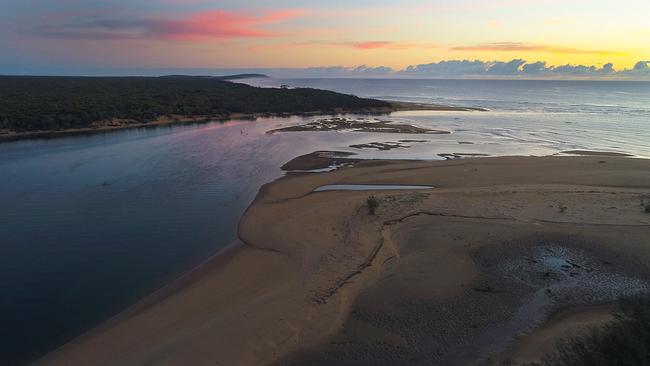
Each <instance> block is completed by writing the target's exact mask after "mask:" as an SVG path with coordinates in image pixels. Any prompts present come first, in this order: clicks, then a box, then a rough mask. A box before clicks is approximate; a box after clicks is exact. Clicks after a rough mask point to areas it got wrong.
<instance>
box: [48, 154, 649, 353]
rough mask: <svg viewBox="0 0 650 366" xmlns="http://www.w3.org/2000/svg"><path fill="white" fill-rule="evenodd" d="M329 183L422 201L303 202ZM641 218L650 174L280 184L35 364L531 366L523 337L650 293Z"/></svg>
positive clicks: (363, 165)
mask: <svg viewBox="0 0 650 366" xmlns="http://www.w3.org/2000/svg"><path fill="white" fill-rule="evenodd" d="M351 165H352V164H351ZM330 184H349V185H354V184H396V185H419V186H430V187H432V188H430V189H417V190H414V189H404V190H400V189H395V190H382V191H368V190H346V191H325V192H314V190H315V189H316V188H318V187H321V186H325V185H330ZM370 195H374V197H375V198H376V200H377V202H378V207H377V209H376V214H374V215H373V214H371V213H370V212H369V210H368V207H367V199H368V197H369V196H370ZM645 204H650V161H649V160H644V159H632V158H623V157H615V156H582V157H569V156H564V157H498V158H475V159H459V160H450V161H388V160H369V161H355V162H353V166H345V167H342V168H339V169H337V170H334V171H331V172H324V173H290V174H288V175H287V176H285V177H283V178H280V179H278V180H276V181H275V182H272V183H269V184H266V185H264V186H263V187H262V188H261V189H260V192H259V193H258V195H257V198H256V199H255V201H254V202H253V203H252V205H251V206H250V207H249V208H248V209H247V210H246V212H245V214H244V215H243V217H242V218H241V221H240V223H239V229H238V236H239V240H238V241H237V242H236V243H233V244H232V245H231V246H230V247H229V248H228V249H227V250H225V251H223V252H222V253H220V254H219V255H217V256H215V257H214V258H212V259H211V260H209V261H207V262H206V263H204V264H203V265H201V266H200V267H198V268H197V269H195V270H193V271H192V272H190V273H188V274H186V275H185V276H184V277H182V278H181V279H179V280H176V281H174V282H173V283H171V284H169V285H167V286H165V287H164V288H162V289H161V290H159V291H157V292H156V293H154V294H153V295H151V296H149V297H148V298H146V299H144V300H142V301H140V302H139V303H138V304H136V305H134V306H133V307H131V308H130V309H128V310H126V311H125V312H123V313H121V314H120V315H118V316H117V317H115V318H113V319H111V320H109V321H108V322H106V323H104V324H103V325H101V326H99V327H98V328H96V329H94V330H92V331H90V332H89V333H87V334H85V335H82V336H81V337H79V338H77V339H76V340H73V341H72V342H70V343H68V344H66V345H65V346H63V347H62V348H60V349H58V350H56V351H55V352H53V353H51V354H49V355H48V356H46V357H45V358H43V359H41V360H39V361H38V362H37V363H36V364H38V365H71V364H72V365H76V364H79V365H82V364H85V365H99V364H101V365H143V364H151V365H183V364H193V365H215V364H216V365H287V364H288V365H331V364H359V365H361V364H368V365H382V364H386V365H394V364H405V365H409V364H413V365H415V364H441V365H454V364H459V365H460V364H472V363H495V362H501V361H502V360H506V359H507V360H509V361H510V360H511V361H513V362H518V361H522V362H527V361H529V360H530V359H531V358H535V357H539V356H540V355H535V354H531V352H529V351H527V350H529V349H530V346H529V344H530V337H538V338H537V339H542V338H544V337H546V338H549V337H550V338H555V337H559V336H561V335H562V334H564V333H565V332H567V331H569V330H572V329H574V330H575V329H578V328H580V327H584V326H585V324H589V325H597V324H602V323H603V322H605V321H607V320H608V319H610V318H609V315H608V314H609V310H611V308H612V305H611V304H612V303H613V302H614V301H615V300H616V299H617V298H618V297H619V296H621V295H626V294H634V293H638V292H644V291H647V289H648V280H650V271H648V269H647V268H646V266H645V265H644V263H647V262H648V260H649V259H650V250H648V249H647V245H646V243H647V241H648V239H650V214H647V213H646V212H645V211H644V205H645ZM581 309H582V310H584V311H582V310H581ZM594 309H596V310H594ZM603 309H605V310H603ZM558 318H559V319H564V320H563V321H561V323H562V324H569V325H567V326H564V327H561V326H558V325H557V319H558ZM549 334H551V335H552V336H549ZM527 337H529V338H527ZM533 339H535V338H533ZM534 343H535V342H534ZM547 343H548V342H547ZM551 343H552V342H551ZM547 348H552V347H551V346H547ZM509 361H508V362H509Z"/></svg>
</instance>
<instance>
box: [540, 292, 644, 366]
mask: <svg viewBox="0 0 650 366" xmlns="http://www.w3.org/2000/svg"><path fill="white" fill-rule="evenodd" d="M619 306H620V309H619V310H618V311H616V312H615V313H614V315H615V318H616V319H615V320H614V321H612V322H611V323H608V324H606V325H605V326H603V327H601V328H594V329H592V330H591V331H590V332H589V333H587V334H586V335H583V336H579V337H569V338H567V339H564V340H561V341H560V342H558V346H557V350H556V351H555V352H553V353H552V354H549V355H547V356H545V357H544V358H543V360H542V362H541V363H540V364H537V366H539V365H542V366H583V365H584V366H587V365H589V366H592V365H617V366H636V365H648V364H650V352H648V350H650V295H647V294H646V295H640V296H635V297H628V298H623V299H621V300H619Z"/></svg>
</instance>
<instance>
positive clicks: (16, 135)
mask: <svg viewBox="0 0 650 366" xmlns="http://www.w3.org/2000/svg"><path fill="white" fill-rule="evenodd" d="M388 103H390V104H391V106H390V107H385V108H384V107H370V108H362V109H336V110H324V111H312V112H282V113H229V114H224V115H215V116H162V117H159V118H158V119H156V120H152V121H148V122H135V123H133V121H122V120H118V119H115V120H113V121H103V122H99V123H100V125H99V126H97V127H88V128H76V129H66V130H51V131H26V132H15V131H9V132H7V133H4V134H2V133H0V143H3V142H14V141H21V140H30V139H52V138H58V137H67V136H83V135H94V134H101V133H106V132H112V131H119V130H126V129H135V128H154V127H161V126H175V125H184V124H191V123H209V122H227V121H230V120H237V119H242V120H255V119H257V118H264V117H267V118H271V117H291V116H317V115H337V114H369V115H383V114H390V113H392V112H399V111H409V110H413V111H416V110H417V111H424V110H430V111H458V112H470V111H486V110H485V109H483V108H472V107H453V106H444V105H434V104H422V103H409V102H392V101H388ZM0 132H2V131H0Z"/></svg>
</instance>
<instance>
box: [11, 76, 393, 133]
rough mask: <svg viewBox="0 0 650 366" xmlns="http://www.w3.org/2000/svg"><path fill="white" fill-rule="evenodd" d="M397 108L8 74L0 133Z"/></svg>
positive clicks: (260, 91) (312, 94)
mask: <svg viewBox="0 0 650 366" xmlns="http://www.w3.org/2000/svg"><path fill="white" fill-rule="evenodd" d="M388 107H389V103H387V102H383V101H378V100H373V99H363V98H358V97H355V96H351V95H345V94H339V93H335V92H330V91H325V90H317V89H307V88H301V89H268V88H256V87H252V86H248V85H243V84H236V83H232V82H228V81H224V80H221V79H219V78H210V77H189V76H173V77H23V76H0V129H4V130H12V131H16V132H25V131H35V130H62V129H70V128H84V127H89V126H91V124H93V123H95V122H101V121H108V120H111V119H113V118H116V119H120V120H125V121H133V122H134V123H143V122H148V121H152V120H155V119H157V118H159V117H162V116H169V115H180V116H222V115H227V114H231V113H302V112H312V111H324V112H329V111H334V110H348V111H354V110H359V111H360V110H365V109H372V108H388Z"/></svg>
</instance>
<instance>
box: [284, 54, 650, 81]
mask: <svg viewBox="0 0 650 366" xmlns="http://www.w3.org/2000/svg"><path fill="white" fill-rule="evenodd" d="M295 72H296V73H300V75H301V76H303V77H310V76H311V77H412V78H548V79H552V78H560V79H562V78H585V79H616V78H619V79H650V61H639V62H637V63H636V65H635V66H634V67H633V68H631V69H624V70H615V69H614V64H612V63H606V64H604V65H603V66H600V67H598V66H593V65H591V66H588V65H573V64H566V65H559V66H552V65H548V64H547V63H546V62H544V61H535V62H528V61H526V60H523V59H513V60H510V61H481V60H449V61H440V62H432V63H428V64H420V65H412V66H408V67H406V68H404V69H402V70H394V69H391V68H390V67H386V66H379V67H368V66H365V65H362V66H358V67H342V66H336V67H311V68H307V69H303V70H302V71H298V70H296V71H295ZM282 76H284V77H286V76H287V75H282Z"/></svg>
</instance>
